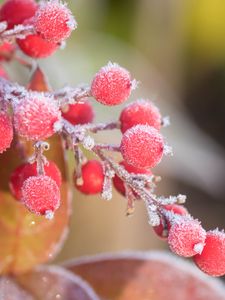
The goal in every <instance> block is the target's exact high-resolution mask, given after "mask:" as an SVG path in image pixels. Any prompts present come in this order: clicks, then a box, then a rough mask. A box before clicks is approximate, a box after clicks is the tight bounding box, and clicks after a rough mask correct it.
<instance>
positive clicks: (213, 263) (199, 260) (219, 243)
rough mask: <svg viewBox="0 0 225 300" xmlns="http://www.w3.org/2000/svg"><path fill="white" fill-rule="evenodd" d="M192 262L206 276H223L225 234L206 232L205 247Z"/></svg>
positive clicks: (213, 231)
mask: <svg viewBox="0 0 225 300" xmlns="http://www.w3.org/2000/svg"><path fill="white" fill-rule="evenodd" d="M194 261H195V263H196V265H197V266H198V267H199V269H201V270H202V271H203V272H205V273H207V274H208V275H211V276H223V275H225V233H224V232H221V231H219V230H218V229H216V230H212V231H209V232H207V235H206V240H205V247H204V249H203V251H202V253H201V254H197V255H195V256H194Z"/></svg>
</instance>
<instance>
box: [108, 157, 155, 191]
mask: <svg viewBox="0 0 225 300" xmlns="http://www.w3.org/2000/svg"><path fill="white" fill-rule="evenodd" d="M120 165H121V166H123V167H124V169H125V170H126V171H128V172H129V173H134V174H145V175H148V176H151V175H152V172H151V170H149V169H140V168H136V167H134V166H131V165H129V164H128V163H126V162H125V161H121V162H120ZM113 184H114V187H115V188H116V189H117V191H118V192H119V193H121V194H122V195H123V196H125V193H126V190H125V186H124V182H123V180H122V179H120V178H119V177H118V176H117V175H115V176H114V177H113Z"/></svg>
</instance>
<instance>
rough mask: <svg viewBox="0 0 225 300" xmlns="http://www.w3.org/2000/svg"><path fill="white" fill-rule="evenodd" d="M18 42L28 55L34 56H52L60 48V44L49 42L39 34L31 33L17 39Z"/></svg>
mask: <svg viewBox="0 0 225 300" xmlns="http://www.w3.org/2000/svg"><path fill="white" fill-rule="evenodd" d="M16 42H17V44H18V46H19V47H20V49H21V50H22V51H23V52H24V53H25V54H26V55H28V56H30V57H33V58H44V57H47V56H50V55H51V54H53V53H54V52H55V51H56V50H57V49H58V48H59V45H58V44H56V43H53V42H48V41H46V40H44V39H43V38H42V37H41V36H39V35H38V34H30V35H28V36H26V37H25V38H24V39H17V40H16Z"/></svg>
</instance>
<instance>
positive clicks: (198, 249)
mask: <svg viewBox="0 0 225 300" xmlns="http://www.w3.org/2000/svg"><path fill="white" fill-rule="evenodd" d="M204 246H205V244H203V243H198V244H195V245H194V251H195V252H196V253H198V254H201V253H202V251H203V249H204Z"/></svg>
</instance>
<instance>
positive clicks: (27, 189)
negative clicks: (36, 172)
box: [22, 175, 60, 217]
mask: <svg viewBox="0 0 225 300" xmlns="http://www.w3.org/2000/svg"><path fill="white" fill-rule="evenodd" d="M22 202H23V203H24V205H25V206H26V207H27V208H28V209H29V210H30V211H31V212H33V213H35V214H37V215H46V216H47V217H50V216H51V215H53V213H54V211H55V210H56V209H57V208H58V207H59V205H60V191H59V187H58V185H57V184H56V182H55V181H54V180H53V179H52V178H51V177H49V176H46V175H41V176H31V177H29V178H28V179H26V180H25V181H24V183H23V186H22Z"/></svg>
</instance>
